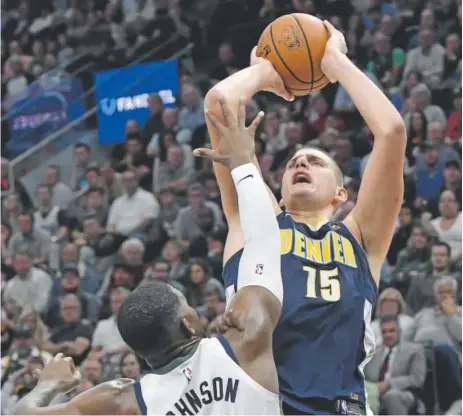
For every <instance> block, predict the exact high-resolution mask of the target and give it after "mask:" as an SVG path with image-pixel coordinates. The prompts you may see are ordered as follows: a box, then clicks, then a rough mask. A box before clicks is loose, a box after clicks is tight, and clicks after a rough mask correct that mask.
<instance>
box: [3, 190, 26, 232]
mask: <svg viewBox="0 0 463 416" xmlns="http://www.w3.org/2000/svg"><path fill="white" fill-rule="evenodd" d="M2 202H3V204H2V220H3V221H4V222H5V223H6V224H8V225H9V226H10V227H11V231H12V232H13V233H16V232H18V231H19V215H20V214H21V213H22V212H23V206H22V204H21V201H20V200H19V196H18V195H17V194H9V195H8V196H7V197H6V198H4V199H3V201H2Z"/></svg>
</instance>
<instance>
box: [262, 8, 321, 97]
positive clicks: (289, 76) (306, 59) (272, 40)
mask: <svg viewBox="0 0 463 416" xmlns="http://www.w3.org/2000/svg"><path fill="white" fill-rule="evenodd" d="M328 37H329V33H328V30H327V29H326V27H325V25H324V24H323V22H322V21H321V20H320V19H318V18H317V17H315V16H311V15H309V14H303V13H293V14H287V15H285V16H281V17H279V18H278V19H276V20H274V21H273V22H272V23H270V24H269V25H268V26H267V27H266V28H265V30H264V31H263V32H262V35H261V36H260V39H259V43H258V44H257V50H256V55H257V56H258V57H261V58H265V59H268V60H269V61H270V62H271V63H272V64H273V66H274V67H275V69H276V71H277V72H278V74H279V75H280V76H281V78H282V79H283V82H284V83H285V86H286V88H287V90H288V91H289V92H291V93H292V94H294V95H295V96H301V95H307V94H311V93H313V92H316V91H320V90H321V89H322V88H323V87H324V86H325V85H327V84H328V83H329V80H328V78H326V77H325V75H324V74H323V72H322V70H321V68H320V65H321V60H322V58H323V53H324V52H325V45H326V42H327V41H328Z"/></svg>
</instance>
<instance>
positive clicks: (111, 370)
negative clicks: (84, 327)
mask: <svg viewBox="0 0 463 416" xmlns="http://www.w3.org/2000/svg"><path fill="white" fill-rule="evenodd" d="M129 293H130V291H129V290H128V289H124V288H122V287H119V288H115V289H114V290H112V291H111V294H110V298H111V312H112V315H111V316H110V317H109V318H107V319H103V320H101V321H99V322H98V324H97V326H96V328H95V332H94V333H93V338H92V352H91V354H90V355H91V356H92V357H95V358H99V359H101V360H103V361H102V362H103V372H104V374H103V375H102V379H103V380H108V379H111V378H116V377H118V374H119V371H120V359H121V356H122V355H123V354H124V353H125V352H127V351H128V350H129V347H128V346H127V344H125V342H124V341H123V340H122V337H121V334H120V333H119V330H118V328H117V321H116V316H117V312H118V310H119V308H120V306H121V304H122V302H123V301H124V300H125V298H126V297H127V296H128V295H129ZM114 374H116V375H115V376H113V375H114Z"/></svg>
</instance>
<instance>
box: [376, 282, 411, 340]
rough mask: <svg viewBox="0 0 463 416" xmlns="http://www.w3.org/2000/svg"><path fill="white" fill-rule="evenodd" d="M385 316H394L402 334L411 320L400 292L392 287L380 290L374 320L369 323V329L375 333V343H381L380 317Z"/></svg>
mask: <svg viewBox="0 0 463 416" xmlns="http://www.w3.org/2000/svg"><path fill="white" fill-rule="evenodd" d="M385 316H395V317H396V319H397V322H398V324H399V329H400V332H401V333H402V334H403V333H404V332H405V331H406V330H407V329H408V327H409V326H410V324H411V323H412V322H413V318H412V317H410V316H408V315H407V306H406V304H405V301H404V298H403V297H402V294H401V293H400V292H399V291H398V290H397V289H394V288H392V287H389V288H387V289H384V290H383V291H382V292H381V295H380V296H379V299H378V303H377V305H376V313H375V320H374V321H373V322H372V323H371V329H373V332H374V333H375V340H376V344H377V345H379V344H381V343H382V335H381V318H383V317H385Z"/></svg>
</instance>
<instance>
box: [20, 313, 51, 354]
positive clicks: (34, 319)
mask: <svg viewBox="0 0 463 416" xmlns="http://www.w3.org/2000/svg"><path fill="white" fill-rule="evenodd" d="M18 325H19V326H21V325H26V326H28V327H29V328H31V329H32V331H33V336H34V341H35V344H36V345H37V347H39V348H43V344H44V343H45V342H46V341H48V338H49V337H50V331H49V329H48V328H47V326H46V325H45V324H44V323H43V321H42V318H41V317H40V315H39V314H38V313H37V312H35V311H34V310H33V309H32V308H31V307H28V306H26V307H25V308H24V309H23V310H22V311H21V315H20V316H19V319H18Z"/></svg>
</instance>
